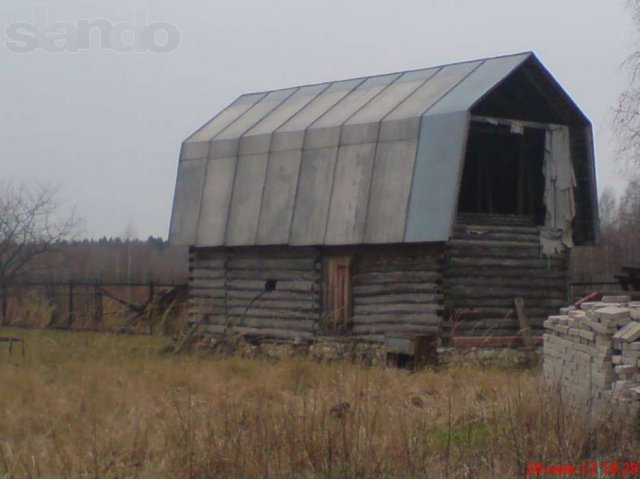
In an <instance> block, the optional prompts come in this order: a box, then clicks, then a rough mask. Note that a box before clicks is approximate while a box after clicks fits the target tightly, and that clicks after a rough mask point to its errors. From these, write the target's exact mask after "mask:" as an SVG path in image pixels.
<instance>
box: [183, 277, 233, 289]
mask: <svg viewBox="0 0 640 480" xmlns="http://www.w3.org/2000/svg"><path fill="white" fill-rule="evenodd" d="M225 285H226V283H225V280H224V279H211V280H204V279H199V280H194V281H192V282H189V288H222V289H224V288H225Z"/></svg>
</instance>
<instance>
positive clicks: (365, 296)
mask: <svg viewBox="0 0 640 480" xmlns="http://www.w3.org/2000/svg"><path fill="white" fill-rule="evenodd" d="M442 261H443V248H442V246H440V245H439V244H435V245H431V246H419V245H413V246H412V245H405V246H402V247H394V248H392V247H389V248H372V249H371V250H369V251H363V252H361V253H357V254H355V255H354V261H353V264H352V276H353V333H354V335H359V336H369V335H390V336H394V335H397V336H414V335H430V334H437V333H439V332H440V328H441V326H440V324H441V322H442V308H443V305H442V302H443V295H442Z"/></svg>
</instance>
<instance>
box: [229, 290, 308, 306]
mask: <svg viewBox="0 0 640 480" xmlns="http://www.w3.org/2000/svg"><path fill="white" fill-rule="evenodd" d="M263 291H264V289H263V290H260V291H256V290H231V289H230V290H228V291H227V296H228V298H229V299H238V300H239V299H247V300H253V299H254V298H256V296H257V295H259V294H260V293H261V292H263ZM319 299H320V295H319V293H318V292H309V291H304V292H281V291H278V290H274V291H273V292H269V293H267V294H265V295H264V296H263V297H262V298H261V300H262V301H271V300H277V301H280V300H294V301H308V302H314V303H318V301H319Z"/></svg>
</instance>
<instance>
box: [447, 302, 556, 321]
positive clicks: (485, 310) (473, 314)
mask: <svg viewBox="0 0 640 480" xmlns="http://www.w3.org/2000/svg"><path fill="white" fill-rule="evenodd" d="M525 312H526V314H527V316H531V317H534V318H535V317H546V316H548V315H550V314H553V313H555V312H557V309H550V308H549V307H543V308H539V307H532V306H530V305H529V304H528V303H525ZM451 313H454V314H455V316H457V317H459V318H464V319H481V318H505V317H507V316H509V317H510V318H517V317H516V311H515V307H514V306H513V302H511V305H508V306H506V307H477V306H476V307H467V308H454V309H453V311H452V312H451Z"/></svg>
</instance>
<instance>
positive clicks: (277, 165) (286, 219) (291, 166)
mask: <svg viewBox="0 0 640 480" xmlns="http://www.w3.org/2000/svg"><path fill="white" fill-rule="evenodd" d="M301 156H302V152H301V151H300V150H287V151H284V152H272V153H271V154H270V156H269V164H268V167H267V176H266V180H265V186H264V194H263V198H262V211H261V213H260V223H259V227H258V239H257V243H258V244H261V245H282V244H286V243H287V242H288V241H289V230H290V227H291V219H292V217H293V202H294V199H295V196H296V189H297V186H298V173H299V171H300V160H301Z"/></svg>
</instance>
